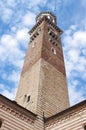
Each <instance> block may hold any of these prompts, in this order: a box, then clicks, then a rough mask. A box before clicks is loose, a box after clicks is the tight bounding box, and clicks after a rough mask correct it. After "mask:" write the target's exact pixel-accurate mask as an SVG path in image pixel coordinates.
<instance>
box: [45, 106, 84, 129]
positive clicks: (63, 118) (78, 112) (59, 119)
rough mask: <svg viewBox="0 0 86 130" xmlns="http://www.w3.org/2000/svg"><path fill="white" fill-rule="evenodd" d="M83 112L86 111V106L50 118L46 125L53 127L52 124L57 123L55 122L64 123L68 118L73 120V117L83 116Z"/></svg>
mask: <svg viewBox="0 0 86 130" xmlns="http://www.w3.org/2000/svg"><path fill="white" fill-rule="evenodd" d="M83 113H86V107H83V108H81V109H78V110H75V111H72V112H70V113H68V114H64V115H62V116H60V117H57V118H55V119H53V120H50V121H49V122H48V123H46V127H52V125H55V124H62V123H63V122H67V121H68V120H71V119H72V118H73V119H74V118H76V117H80V118H81V116H82V114H83Z"/></svg>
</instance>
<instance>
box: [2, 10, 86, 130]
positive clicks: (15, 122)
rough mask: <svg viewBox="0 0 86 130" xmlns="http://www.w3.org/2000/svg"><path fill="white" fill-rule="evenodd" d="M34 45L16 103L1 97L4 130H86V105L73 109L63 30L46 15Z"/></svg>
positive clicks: (39, 23) (35, 30)
mask: <svg viewBox="0 0 86 130" xmlns="http://www.w3.org/2000/svg"><path fill="white" fill-rule="evenodd" d="M29 34H30V42H29V47H28V49H27V54H26V57H25V61H24V66H23V69H22V73H21V77H20V81H19V86H18V91H17V94H16V99H15V101H10V100H9V99H7V98H6V97H4V96H2V95H0V127H1V128H0V129H1V130H86V101H83V102H81V103H79V104H77V105H75V106H73V107H70V105H69V98H68V88H67V82H66V72H65V65H64V57H63V51H62V44H61V34H62V30H61V29H60V28H59V27H58V26H57V25H56V17H55V16H54V15H53V14H52V13H51V12H42V13H40V14H39V15H38V16H37V18H36V24H35V25H34V27H33V28H32V29H31V30H30V31H29Z"/></svg>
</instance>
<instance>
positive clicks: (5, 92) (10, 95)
mask: <svg viewBox="0 0 86 130" xmlns="http://www.w3.org/2000/svg"><path fill="white" fill-rule="evenodd" d="M16 91H17V88H16V87H13V88H11V91H9V90H7V89H6V86H4V89H3V91H2V94H3V95H4V96H6V97H7V98H9V99H11V100H14V99H15V95H16Z"/></svg>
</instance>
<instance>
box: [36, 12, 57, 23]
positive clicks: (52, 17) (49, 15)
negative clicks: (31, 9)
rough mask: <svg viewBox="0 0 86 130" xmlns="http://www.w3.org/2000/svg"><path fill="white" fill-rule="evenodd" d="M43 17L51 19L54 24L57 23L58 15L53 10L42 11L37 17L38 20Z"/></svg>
mask: <svg viewBox="0 0 86 130" xmlns="http://www.w3.org/2000/svg"><path fill="white" fill-rule="evenodd" d="M43 17H47V18H48V19H49V20H50V21H52V22H53V23H54V24H56V17H55V15H54V14H52V13H51V12H48V11H46V12H41V13H40V14H39V15H38V16H37V17H36V22H39V21H40V20H41V19H42V18H43Z"/></svg>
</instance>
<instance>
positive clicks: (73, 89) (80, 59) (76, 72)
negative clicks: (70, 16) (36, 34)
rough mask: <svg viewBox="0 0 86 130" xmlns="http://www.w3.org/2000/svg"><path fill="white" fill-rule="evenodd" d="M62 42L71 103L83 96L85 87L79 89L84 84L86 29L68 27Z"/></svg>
mask: <svg viewBox="0 0 86 130" xmlns="http://www.w3.org/2000/svg"><path fill="white" fill-rule="evenodd" d="M63 43H64V53H65V64H66V70H67V78H68V82H69V83H68V84H69V95H70V102H71V105H73V104H75V103H78V102H80V101H81V100H83V99H84V98H85V97H84V96H83V95H84V91H85V88H83V89H82V90H81V86H82V85H84V83H83V82H85V72H86V54H85V52H86V31H85V30H78V29H77V28H76V26H72V27H70V28H69V30H67V31H66V33H65V35H64V38H63ZM76 80H77V82H76ZM80 83H81V84H80ZM80 85H81V86H80ZM78 87H79V88H78ZM72 95H73V96H72Z"/></svg>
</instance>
